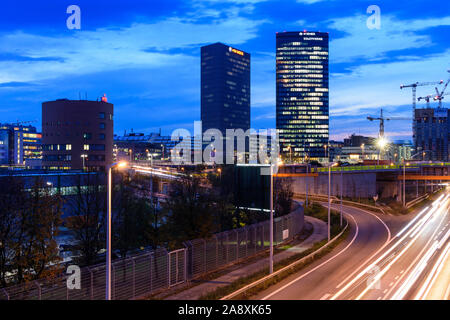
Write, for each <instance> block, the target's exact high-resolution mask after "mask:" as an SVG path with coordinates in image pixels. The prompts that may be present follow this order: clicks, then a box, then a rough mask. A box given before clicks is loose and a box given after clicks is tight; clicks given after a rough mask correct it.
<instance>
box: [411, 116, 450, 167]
mask: <svg viewBox="0 0 450 320" xmlns="http://www.w3.org/2000/svg"><path fill="white" fill-rule="evenodd" d="M415 123H416V126H415V127H416V132H415V138H416V153H419V155H418V156H416V157H414V159H419V160H420V159H422V160H432V161H449V134H450V131H449V130H450V126H449V111H448V109H446V108H440V109H439V108H436V109H432V108H427V109H416V111H415Z"/></svg>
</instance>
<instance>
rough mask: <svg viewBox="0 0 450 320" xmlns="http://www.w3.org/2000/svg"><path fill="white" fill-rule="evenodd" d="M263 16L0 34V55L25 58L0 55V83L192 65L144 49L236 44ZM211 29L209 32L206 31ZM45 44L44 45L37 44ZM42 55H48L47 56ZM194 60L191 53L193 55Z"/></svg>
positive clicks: (182, 58) (178, 57)
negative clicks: (47, 33) (53, 32)
mask: <svg viewBox="0 0 450 320" xmlns="http://www.w3.org/2000/svg"><path fill="white" fill-rule="evenodd" d="M262 23H264V21H263V20H250V19H248V18H243V17H239V16H233V17H230V18H222V19H218V20H214V21H210V22H209V23H194V22H192V21H186V20H183V19H180V18H167V19H165V20H162V21H159V22H155V23H133V24H132V25H130V26H128V27H121V28H100V29H97V30H95V31H83V30H81V31H78V32H75V33H68V35H55V36H45V35H37V34H31V33H25V32H22V31H16V32H14V33H10V34H4V35H1V36H0V55H5V56H13V55H17V56H19V55H20V56H21V57H27V58H28V59H16V60H12V61H11V59H9V60H8V61H5V60H1V59H0V83H4V82H15V81H20V82H27V81H36V80H44V79H52V78H57V77H60V76H63V75H80V74H86V73H92V72H100V71H109V70H120V69H122V68H133V67H135V68H155V69H164V68H166V67H168V66H176V65H179V66H180V65H186V64H189V63H193V61H192V60H193V57H192V56H189V55H186V54H182V53H178V54H167V53H163V52H159V51H157V50H155V51H154V52H149V50H148V48H152V47H153V48H156V47H157V48H159V49H158V50H170V49H174V48H192V47H198V46H200V45H202V44H207V43H211V42H216V41H226V42H227V43H230V44H241V43H244V42H246V41H248V40H249V39H252V38H254V37H256V36H257V28H258V26H259V25H261V24H262ZM211 30H214V32H211ZM43 44H45V45H43ZM48 57H53V58H52V59H48ZM196 58H197V57H196Z"/></svg>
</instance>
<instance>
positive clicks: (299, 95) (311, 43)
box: [276, 31, 329, 159]
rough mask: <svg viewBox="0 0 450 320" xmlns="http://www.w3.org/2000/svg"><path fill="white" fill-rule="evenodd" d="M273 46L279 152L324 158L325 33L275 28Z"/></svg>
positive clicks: (326, 132) (326, 111)
mask: <svg viewBox="0 0 450 320" xmlns="http://www.w3.org/2000/svg"><path fill="white" fill-rule="evenodd" d="M276 50H277V52H276V75H277V76H276V81H277V83H276V126H277V130H278V132H279V137H280V152H281V153H284V154H289V153H292V155H293V156H294V157H304V156H305V155H307V156H308V157H309V158H310V159H320V158H324V157H325V154H326V146H328V137H329V136H328V135H329V106H328V33H324V32H308V31H304V32H278V33H277V35H276Z"/></svg>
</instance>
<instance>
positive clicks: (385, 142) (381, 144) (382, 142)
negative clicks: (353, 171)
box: [377, 137, 388, 165]
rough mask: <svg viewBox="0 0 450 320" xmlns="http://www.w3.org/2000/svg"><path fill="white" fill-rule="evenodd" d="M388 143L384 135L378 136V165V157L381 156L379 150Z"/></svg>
mask: <svg viewBox="0 0 450 320" xmlns="http://www.w3.org/2000/svg"><path fill="white" fill-rule="evenodd" d="M387 144H388V141H387V140H386V139H385V138H384V137H380V138H379V139H378V141H377V145H378V147H379V148H380V151H379V153H378V163H377V164H378V165H379V164H380V157H381V152H382V151H383V149H384V147H385V146H386V145H387Z"/></svg>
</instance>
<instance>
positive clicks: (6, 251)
mask: <svg viewBox="0 0 450 320" xmlns="http://www.w3.org/2000/svg"><path fill="white" fill-rule="evenodd" d="M23 189H24V187H23V184H22V181H21V180H19V179H15V178H13V177H5V178H3V179H2V181H1V183H0V285H1V286H6V284H7V280H8V279H7V274H8V273H9V272H11V271H12V269H13V263H14V249H13V248H14V245H15V243H14V237H15V234H16V232H17V225H18V218H19V216H20V214H19V213H20V211H21V210H24V209H25V203H26V197H25V192H24V190H23Z"/></svg>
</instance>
